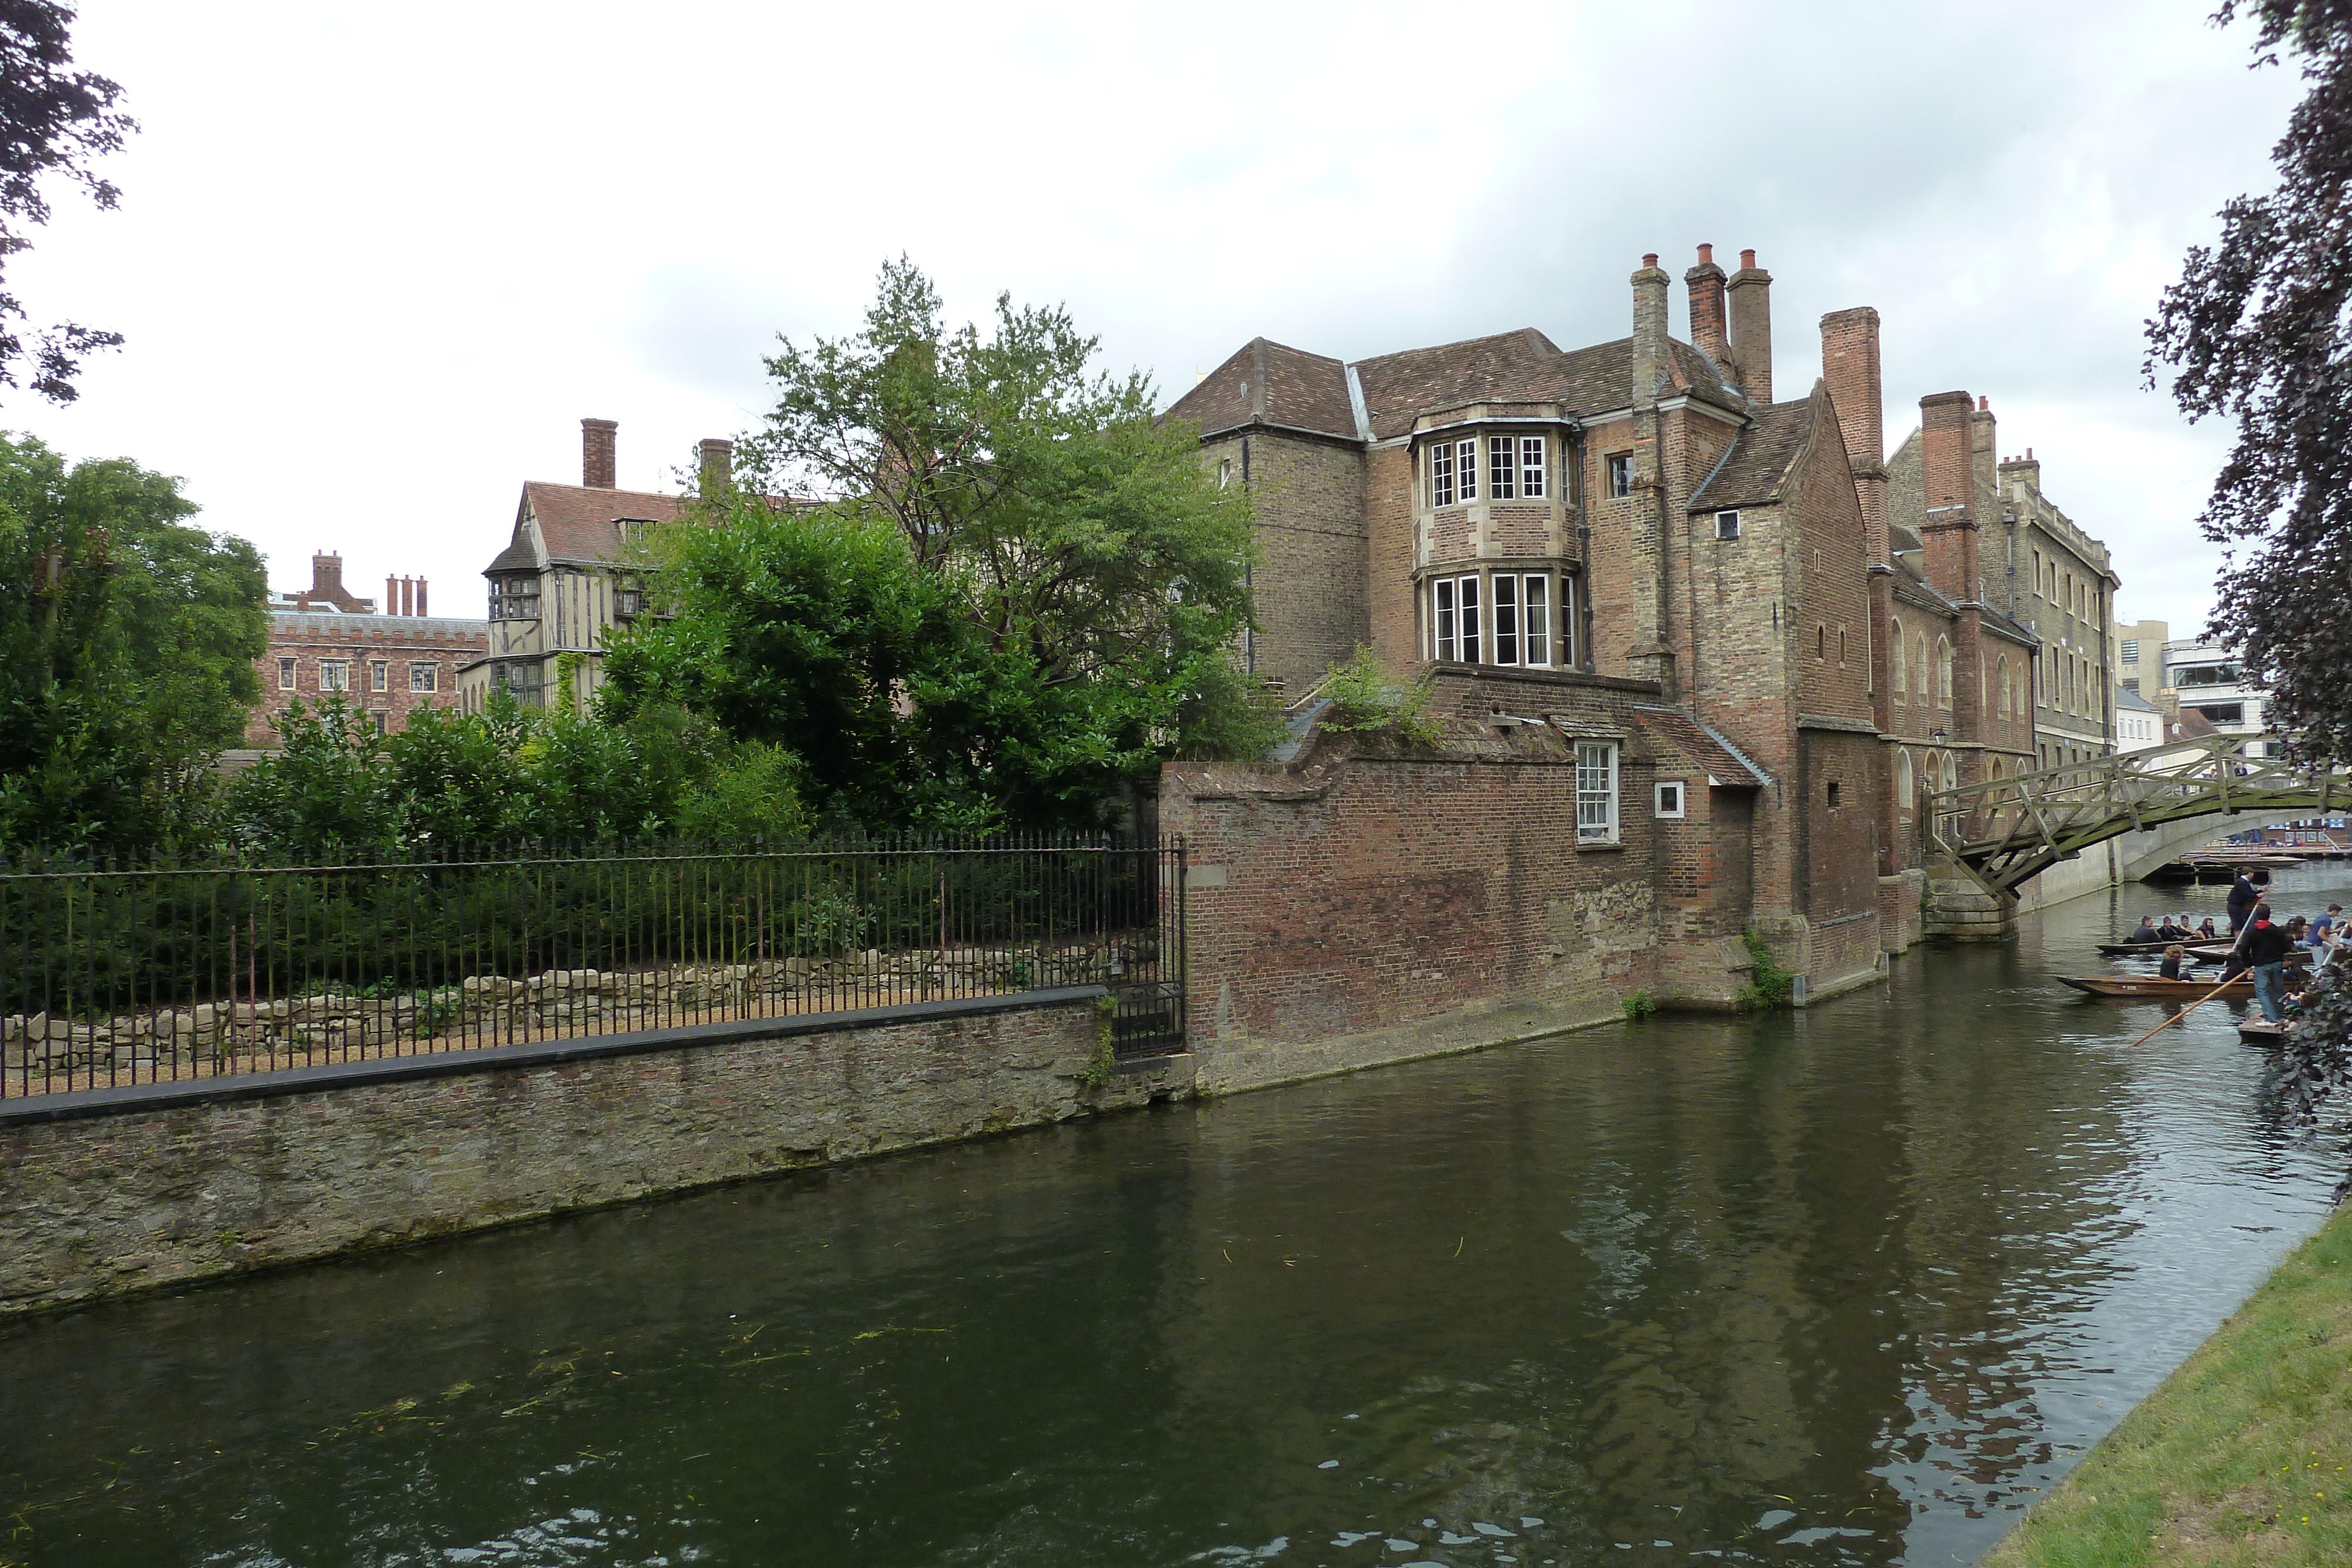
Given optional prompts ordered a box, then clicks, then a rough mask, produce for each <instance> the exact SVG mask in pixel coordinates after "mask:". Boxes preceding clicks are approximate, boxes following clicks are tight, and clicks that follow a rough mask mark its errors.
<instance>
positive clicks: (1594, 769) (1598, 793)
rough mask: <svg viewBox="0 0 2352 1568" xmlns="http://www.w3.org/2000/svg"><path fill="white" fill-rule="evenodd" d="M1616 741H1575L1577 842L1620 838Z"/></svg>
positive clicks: (1595, 841)
mask: <svg viewBox="0 0 2352 1568" xmlns="http://www.w3.org/2000/svg"><path fill="white" fill-rule="evenodd" d="M1617 784H1618V778H1617V743H1616V742H1615V741H1613V740H1580V741H1578V742H1577V743H1576V841H1577V842H1578V843H1580V844H1613V843H1615V842H1616V841H1617V839H1618V821H1617Z"/></svg>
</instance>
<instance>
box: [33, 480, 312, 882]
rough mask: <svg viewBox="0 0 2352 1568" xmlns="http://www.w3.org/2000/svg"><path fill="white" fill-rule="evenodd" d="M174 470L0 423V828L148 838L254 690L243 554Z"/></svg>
mask: <svg viewBox="0 0 2352 1568" xmlns="http://www.w3.org/2000/svg"><path fill="white" fill-rule="evenodd" d="M195 510H196V507H195V505H194V503H193V502H191V501H189V500H188V499H187V498H186V497H184V496H182V495H181V494H180V490H179V482H178V481H177V480H175V479H173V478H170V477H168V476H164V475H161V474H156V473H152V472H150V471H148V470H146V469H143V468H142V467H140V466H139V465H137V464H135V463H132V462H130V461H129V460H127V459H120V458H117V459H109V460H104V461H97V462H85V463H79V464H76V465H73V466H72V467H71V468H68V466H67V465H66V463H65V460H64V459H63V458H61V457H59V456H58V455H57V454H56V453H54V452H52V451H50V450H49V449H48V448H47V446H45V445H43V444H41V443H40V442H38V441H36V440H33V439H31V438H29V437H25V438H10V437H8V436H5V435H0V844H6V843H22V842H26V841H33V840H39V841H45V842H48V843H53V844H81V843H106V844H124V843H156V842H163V841H173V840H177V839H180V838H184V836H185V835H186V834H187V833H189V832H190V831H193V829H194V824H195V823H196V822H197V821H198V820H199V819H200V818H201V816H202V815H203V812H204V810H205V805H206V799H207V796H208V793H209V791H210V789H211V782H212V775H211V767H212V764H213V761H214V759H215V758H216V757H217V756H218V755H219V754H220V752H221V751H222V750H223V749H224V748H226V747H231V746H234V745H236V742H237V739H238V737H239V736H240V735H241V734H242V733H243V731H244V728H245V722H246V715H247V712H248V711H249V710H250V709H251V707H252V706H253V704H254V702H255V701H256V700H257V698H258V696H259V695H260V691H259V686H258V684H257V680H256V678H255V675H254V668H253V661H254V660H255V659H256V658H257V657H258V656H259V655H260V653H262V650H263V649H264V648H265V647H266V646H267V644H268V611H267V610H266V609H265V607H264V606H265V600H266V596H267V588H266V586H265V580H264V577H263V573H262V565H261V558H260V556H259V555H258V554H257V553H256V551H255V550H254V549H253V547H252V546H251V545H249V544H247V542H246V541H245V540H243V539H239V538H228V537H226V536H221V535H214V534H207V533H205V531H204V530H202V529H200V528H192V527H190V526H189V525H188V524H187V522H186V521H185V519H186V518H187V517H191V516H193V515H194V512H195Z"/></svg>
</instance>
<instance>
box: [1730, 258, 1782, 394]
mask: <svg viewBox="0 0 2352 1568" xmlns="http://www.w3.org/2000/svg"><path fill="white" fill-rule="evenodd" d="M1726 292H1727V294H1728V295H1729V297H1730V302H1731V310H1730V314H1731V358H1732V360H1733V361H1734V362H1735V363H1736V364H1738V367H1739V390H1740V391H1742V392H1746V393H1747V394H1748V401H1749V402H1759V403H1765V402H1771V401H1772V275H1771V274H1770V273H1769V272H1767V271H1765V270H1764V269H1763V268H1762V267H1759V266H1757V265H1756V253H1755V252H1754V251H1752V250H1743V251H1741V252H1740V253H1739V270H1738V272H1735V273H1733V274H1732V275H1731V283H1730V285H1729V287H1728V288H1727V290H1726Z"/></svg>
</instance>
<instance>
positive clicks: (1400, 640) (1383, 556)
mask: <svg viewBox="0 0 2352 1568" xmlns="http://www.w3.org/2000/svg"><path fill="white" fill-rule="evenodd" d="M1412 501H1413V495H1412V448H1411V447H1408V446H1383V447H1380V448H1377V449H1375V450H1374V451H1371V452H1369V453H1367V454H1365V456H1364V521H1365V526H1366V528H1367V530H1368V531H1369V533H1370V541H1369V545H1368V550H1369V560H1368V565H1367V570H1369V572H1370V580H1369V581H1368V582H1367V583H1366V584H1365V587H1364V604H1365V608H1366V610H1367V612H1369V614H1370V619H1371V631H1370V643H1371V645H1372V652H1373V653H1377V654H1379V655H1380V659H1381V663H1382V664H1386V665H1387V666H1388V667H1389V668H1390V669H1391V670H1395V671H1398V672H1400V673H1402V671H1405V670H1408V669H1410V668H1412V665H1413V664H1416V663H1418V662H1419V661H1420V659H1421V656H1422V648H1421V632H1420V622H1419V619H1418V617H1417V615H1416V614H1415V612H1414V606H1413V591H1414V590H1413V570H1414V568H1415V567H1416V566H1417V565H1418V564H1419V562H1420V551H1419V547H1418V542H1417V541H1416V540H1415V538H1414V537H1413V526H1414V525H1413V504H1412Z"/></svg>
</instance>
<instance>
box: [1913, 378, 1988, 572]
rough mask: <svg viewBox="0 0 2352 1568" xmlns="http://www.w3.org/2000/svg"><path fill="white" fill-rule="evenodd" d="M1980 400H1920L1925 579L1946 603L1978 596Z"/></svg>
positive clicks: (1959, 395)
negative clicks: (1977, 438)
mask: <svg viewBox="0 0 2352 1568" xmlns="http://www.w3.org/2000/svg"><path fill="white" fill-rule="evenodd" d="M1975 413H1976V400H1975V399H1973V398H1971V397H1969V394H1968V393H1966V392H1936V393H1933V394H1932V395H1930V396H1927V397H1923V398H1921V399H1920V400H1919V447H1920V451H1919V455H1920V460H1921V479H1922V486H1921V488H1922V490H1923V491H1924V495H1923V497H1922V499H1923V500H1924V501H1925V503H1926V507H1927V513H1926V516H1925V517H1923V518H1922V519H1921V524H1922V526H1921V528H1920V532H1921V533H1923V534H1924V535H1926V536H1927V580H1928V581H1930V582H1932V583H1934V584H1935V585H1936V588H1937V591H1939V592H1941V593H1942V594H1943V595H1944V596H1945V597H1946V598H1948V599H1952V600H1971V599H1974V598H1976V596H1977V586H1976V584H1977V517H1976V508H1975V507H1974V505H1973V504H1972V503H1973V499H1974V497H1973V492H1974V490H1975V488H1976V474H1975V466H1976V465H1975V461H1974V458H1975V454H1974V452H1973V451H1972V450H1971V448H1972V447H1973V445H1974V431H1973V430H1972V428H1971V426H1972V425H1973V423H1974V418H1975Z"/></svg>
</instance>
